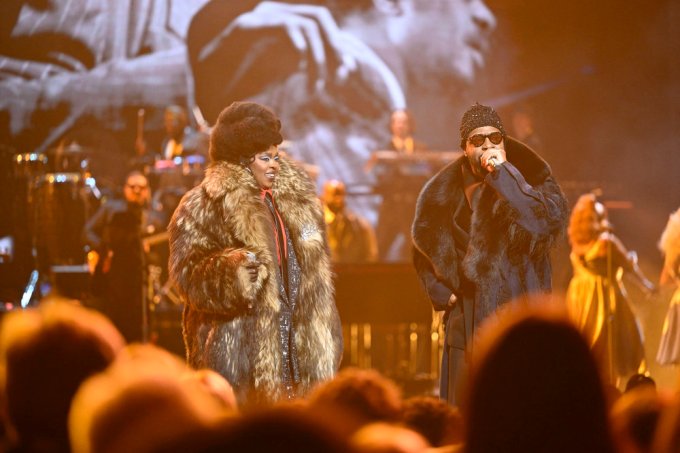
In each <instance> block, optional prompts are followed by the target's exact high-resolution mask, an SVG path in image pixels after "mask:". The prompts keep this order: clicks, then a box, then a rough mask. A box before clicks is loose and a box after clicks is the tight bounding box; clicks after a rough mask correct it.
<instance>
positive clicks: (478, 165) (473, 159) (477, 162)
mask: <svg viewBox="0 0 680 453" xmlns="http://www.w3.org/2000/svg"><path fill="white" fill-rule="evenodd" d="M494 132H498V133H499V134H500V133H501V131H500V130H498V129H496V128H495V127H493V126H482V127H478V128H477V129H473V130H472V132H470V133H469V134H468V140H466V142H465V155H466V156H467V159H468V161H469V162H470V167H471V168H472V173H474V175H475V176H476V177H478V178H483V177H484V176H486V174H487V171H486V169H484V168H483V167H482V162H481V158H482V154H484V153H485V152H486V151H488V150H490V149H493V148H495V149H498V150H500V151H501V155H502V156H503V159H505V158H506V157H505V140H501V141H500V143H498V144H494V143H492V142H491V138H489V137H486V139H485V140H484V143H482V144H481V145H480V146H475V145H473V144H472V143H470V140H469V139H470V137H472V136H473V135H487V136H488V135H490V134H492V133H494Z"/></svg>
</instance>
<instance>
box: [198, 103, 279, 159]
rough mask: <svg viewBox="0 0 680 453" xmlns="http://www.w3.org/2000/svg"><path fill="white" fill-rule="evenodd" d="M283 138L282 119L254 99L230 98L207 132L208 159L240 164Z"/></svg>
mask: <svg viewBox="0 0 680 453" xmlns="http://www.w3.org/2000/svg"><path fill="white" fill-rule="evenodd" d="M282 141H283V137H282V136H281V121H279V119H278V118H277V117H276V115H275V114H274V112H272V111H271V110H269V109H268V108H267V107H264V106H262V105H260V104H256V103H254V102H233V103H232V104H231V105H230V106H229V107H227V108H225V109H224V110H222V112H221V113H220V116H219V117H218V118H217V123H215V127H213V130H212V132H211V133H210V159H212V161H213V162H215V161H219V160H226V161H227V162H231V163H235V164H240V163H243V162H244V161H249V160H250V159H251V158H252V157H253V156H254V155H255V154H257V153H259V152H262V151H266V150H267V149H268V148H269V147H270V146H272V145H278V144H280V143H281V142H282Z"/></svg>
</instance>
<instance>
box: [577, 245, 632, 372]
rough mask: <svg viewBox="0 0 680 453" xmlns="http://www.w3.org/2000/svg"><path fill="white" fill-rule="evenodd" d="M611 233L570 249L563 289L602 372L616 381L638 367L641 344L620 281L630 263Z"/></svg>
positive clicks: (629, 267) (629, 268)
mask: <svg viewBox="0 0 680 453" xmlns="http://www.w3.org/2000/svg"><path fill="white" fill-rule="evenodd" d="M613 238H614V236H613V235H611V234H607V233H605V234H603V235H601V236H600V237H599V238H598V240H597V241H595V242H594V243H593V245H592V246H590V247H589V248H588V249H587V250H586V251H585V253H583V254H576V253H574V252H572V253H571V255H570V259H571V263H572V266H573V270H574V276H573V277H572V279H571V281H570V283H569V287H568V289H567V308H568V310H569V314H570V316H571V317H572V319H573V320H574V321H575V322H576V324H577V326H578V328H579V329H580V330H581V331H582V332H583V333H584V335H585V336H586V338H587V339H588V341H589V342H590V346H591V349H592V350H593V352H594V353H595V355H596V358H597V359H598V360H599V362H600V364H601V366H602V370H603V372H605V373H606V374H607V375H609V377H610V381H611V382H612V383H616V382H617V381H619V382H620V380H622V379H623V380H625V379H627V378H628V377H630V376H631V375H633V374H635V373H637V372H639V371H643V370H642V368H643V367H644V348H643V344H642V336H641V334H640V329H639V326H638V324H637V322H636V319H635V316H634V315H633V312H632V311H631V309H630V307H629V305H628V300H627V295H626V291H625V288H624V287H623V285H622V282H621V277H622V276H623V273H624V271H628V270H632V269H633V264H632V263H631V262H630V260H629V259H628V257H627V256H626V254H625V252H623V251H622V250H621V249H620V248H619V247H618V246H617V244H618V241H617V240H616V239H613ZM609 262H611V265H610V266H608V263H609ZM608 268H609V269H611V272H608Z"/></svg>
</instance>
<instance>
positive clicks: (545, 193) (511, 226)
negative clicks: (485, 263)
mask: <svg viewBox="0 0 680 453" xmlns="http://www.w3.org/2000/svg"><path fill="white" fill-rule="evenodd" d="M504 167H506V165H504ZM508 167H509V168H507V172H504V173H507V175H505V176H503V175H500V177H498V178H497V179H496V180H494V181H492V182H491V185H492V186H493V187H494V189H496V192H497V193H498V194H499V199H498V200H497V202H496V204H495V205H494V208H493V213H494V214H493V215H494V223H495V224H496V225H499V226H500V225H507V231H508V238H507V240H508V242H509V244H510V253H511V254H526V253H529V254H530V255H533V256H543V255H545V254H546V253H548V251H549V250H550V249H551V248H552V247H553V245H554V244H555V243H556V241H557V240H558V239H559V238H560V237H561V235H562V234H563V232H564V229H565V227H566V224H567V220H568V207H567V201H566V198H565V197H564V194H563V193H562V190H561V189H560V187H559V185H558V184H557V182H556V181H555V179H554V178H553V177H552V176H548V177H547V178H546V179H545V181H543V182H542V183H541V184H539V185H537V186H535V187H532V186H530V185H529V184H528V183H527V182H526V181H525V180H524V178H523V177H522V175H521V173H519V171H517V170H516V169H515V168H514V167H512V166H508ZM513 170H514V171H513Z"/></svg>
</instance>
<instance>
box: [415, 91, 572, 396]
mask: <svg viewBox="0 0 680 453" xmlns="http://www.w3.org/2000/svg"><path fill="white" fill-rule="evenodd" d="M460 136H461V142H460V146H461V148H462V149H463V150H464V153H465V155H464V156H462V157H461V158H459V159H458V160H456V161H454V162H452V163H451V164H449V165H448V166H447V167H445V168H444V169H443V170H442V171H440V172H439V173H438V174H437V175H435V176H434V177H433V178H432V179H431V180H430V181H429V182H428V183H427V184H426V185H425V187H424V188H423V190H422V192H421V193H420V196H419V198H418V204H417V206H416V214H415V220H414V222H413V229H412V232H413V242H414V244H415V247H416V250H415V256H414V263H415V266H416V270H417V272H418V275H419V277H420V279H421V282H422V284H423V286H424V287H425V289H426V291H427V294H428V296H429V298H430V300H431V302H432V305H433V306H434V308H435V310H438V311H444V312H445V315H444V322H445V328H446V342H445V348H444V355H443V359H442V372H441V387H440V396H441V397H442V398H444V399H447V400H448V401H449V402H450V403H452V404H456V403H457V402H458V397H457V394H456V393H457V392H458V390H459V389H458V383H459V382H460V379H461V378H463V376H462V373H463V370H465V369H466V367H465V354H466V350H467V351H468V352H470V349H471V348H470V346H471V344H472V343H471V338H472V335H473V334H474V332H475V329H476V328H477V327H478V326H479V324H480V322H482V321H483V320H484V319H485V318H486V317H488V316H490V315H492V314H493V313H494V312H495V310H496V309H497V308H499V307H500V306H502V305H503V304H505V303H507V302H510V301H517V300H520V299H528V296H530V295H533V294H545V293H548V292H550V290H551V268H550V260H549V251H550V249H551V247H552V246H553V245H554V244H555V241H556V239H557V238H558V237H559V236H560V235H561V234H562V232H563V230H564V227H565V224H566V220H567V212H568V208H567V203H566V200H565V198H564V195H563V194H562V190H561V189H560V187H559V186H558V184H557V182H556V181H555V179H554V178H553V177H552V175H551V171H550V167H549V166H548V164H547V163H546V162H545V161H544V160H543V159H541V157H539V156H538V155H537V154H536V153H535V152H534V151H532V150H531V149H530V148H529V147H527V146H526V145H524V144H523V143H521V142H519V141H517V140H515V139H513V138H511V137H509V136H507V135H506V133H505V129H504V127H503V123H502V122H501V119H500V117H499V116H498V114H497V113H496V111H495V110H493V109H492V108H491V107H488V106H485V105H480V104H475V105H473V106H472V107H471V108H470V109H468V110H467V111H466V112H465V114H464V115H463V118H462V121H461V125H460Z"/></svg>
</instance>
